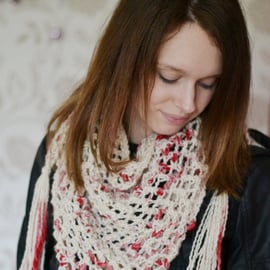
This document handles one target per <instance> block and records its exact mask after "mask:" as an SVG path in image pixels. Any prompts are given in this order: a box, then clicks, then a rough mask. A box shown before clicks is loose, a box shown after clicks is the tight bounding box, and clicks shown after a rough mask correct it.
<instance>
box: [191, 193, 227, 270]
mask: <svg viewBox="0 0 270 270" xmlns="http://www.w3.org/2000/svg"><path fill="white" fill-rule="evenodd" d="M227 216H228V195H227V194H225V193H224V194H220V195H217V194H216V193H215V194H213V196H212V198H211V201H210V203H209V205H208V207H207V209H206V211H205V213H204V216H203V219H202V221H201V224H200V226H199V228H198V230H197V233H196V236H195V240H194V242H193V246H192V249H191V253H190V257H189V265H188V267H187V270H193V269H197V270H205V269H209V270H216V269H217V270H220V269H221V242H222V238H223V236H224V232H225V227H226V222H227Z"/></svg>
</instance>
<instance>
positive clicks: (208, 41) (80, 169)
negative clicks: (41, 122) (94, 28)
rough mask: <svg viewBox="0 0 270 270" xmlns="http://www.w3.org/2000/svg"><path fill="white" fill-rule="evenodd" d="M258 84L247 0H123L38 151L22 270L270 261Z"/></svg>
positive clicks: (269, 169) (239, 265)
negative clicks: (252, 98) (256, 113)
mask: <svg viewBox="0 0 270 270" xmlns="http://www.w3.org/2000/svg"><path fill="white" fill-rule="evenodd" d="M249 88H250V51H249V41H248V34H247V29H246V24H245V20H244V17H243V14H242V11H241V8H240V6H239V3H238V1H237V0H226V1H224V0H208V1H204V0H196V1H195V0H155V1H145V0H132V1H129V0H122V1H120V2H119V4H118V6H117V8H116V10H115V12H114V14H113V16H112V18H111V20H110V22H109V24H108V26H107V28H106V30H105V32H104V34H103V36H102V38H101V40H100V42H99V44H98V47H97V49H96V51H95V54H94V56H93V59H92V62H91V64H90V68H89V71H88V74H87V77H86V79H85V80H84V82H83V83H82V84H81V85H80V86H79V87H78V88H77V89H76V90H75V92H74V93H73V95H72V96H70V97H69V98H68V99H67V100H66V102H65V103H64V104H63V105H62V106H61V107H60V108H59V109H58V110H57V111H56V112H55V114H54V115H53V117H52V119H51V121H50V123H49V127H48V133H47V136H46V138H45V139H44V140H43V142H42V144H41V146H40V148H39V150H38V153H37V157H36V159H35V163H34V166H33V170H32V174H31V180H30V187H29V193H28V199H27V207H26V215H25V218H24V223H23V227H22V231H21V235H20V240H19V245H18V256H17V264H18V268H19V269H40V267H41V268H42V269H50V270H52V269H110V270H116V269H143V270H150V269H171V270H173V269H175V270H176V269H178V270H179V269H180V270H181V269H189V270H191V269H199V270H206V269H210V270H215V269H230V270H236V269H237V270H241V269H243V270H244V269H245V270H247V269H256V270H260V269H261V270H263V269H270V226H269V224H270V202H269V200H268V192H269V191H270V150H269V148H270V142H269V138H268V137H266V136H263V135H262V134H260V133H258V132H256V131H252V132H251V135H255V138H257V141H258V142H257V145H258V144H260V145H261V146H251V145H249V144H250V143H249V142H250V139H251V135H248V133H247V129H246V115H247V109H248V100H249ZM45 156H46V157H45Z"/></svg>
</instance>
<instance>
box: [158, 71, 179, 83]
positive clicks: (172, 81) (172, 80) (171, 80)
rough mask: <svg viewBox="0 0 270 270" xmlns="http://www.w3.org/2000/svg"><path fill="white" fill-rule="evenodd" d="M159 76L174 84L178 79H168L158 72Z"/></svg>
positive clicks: (164, 80)
mask: <svg viewBox="0 0 270 270" xmlns="http://www.w3.org/2000/svg"><path fill="white" fill-rule="evenodd" d="M158 76H159V78H160V79H161V80H162V81H163V82H165V83H168V84H173V83H176V82H177V81H178V78H177V79H168V78H165V77H164V76H163V75H161V74H160V73H158Z"/></svg>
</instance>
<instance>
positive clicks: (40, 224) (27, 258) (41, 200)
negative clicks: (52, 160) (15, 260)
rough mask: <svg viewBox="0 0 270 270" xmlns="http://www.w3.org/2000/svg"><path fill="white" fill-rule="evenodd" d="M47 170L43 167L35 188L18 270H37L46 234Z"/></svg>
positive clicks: (46, 167)
mask: <svg viewBox="0 0 270 270" xmlns="http://www.w3.org/2000/svg"><path fill="white" fill-rule="evenodd" d="M49 182H50V180H49V168H48V166H46V165H45V167H43V169H42V173H41V175H40V177H39V178H38V181H37V183H36V186H35V191H34V196H33V201H32V207H31V211H30V216H29V222H28V229H27V235H26V246H25V252H24V257H23V260H22V264H21V267H20V270H29V269H31V270H38V269H40V261H41V257H42V253H43V249H44V248H43V247H44V244H45V240H46V233H47V213H48V211H47V206H48V198H49Z"/></svg>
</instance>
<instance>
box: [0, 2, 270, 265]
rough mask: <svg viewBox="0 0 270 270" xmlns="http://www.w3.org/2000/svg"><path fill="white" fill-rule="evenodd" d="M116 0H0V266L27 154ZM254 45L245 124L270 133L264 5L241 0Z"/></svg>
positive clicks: (11, 257) (10, 242)
mask: <svg viewBox="0 0 270 270" xmlns="http://www.w3.org/2000/svg"><path fill="white" fill-rule="evenodd" d="M116 2H117V1H116V0H99V1H85V0H76V1H74V0H65V1H61V0H46V1H42V0H21V1H19V0H17V1H11V0H0V39H1V42H0V48H1V50H0V78H1V79H0V124H1V131H0V149H1V151H0V192H1V196H0V239H1V240H0V269H5V270H9V269H14V268H15V251H16V243H17V238H18V233H19V228H20V225H21V221H22V217H23V214H24V207H25V198H26V192H27V186H28V179H29V174H30V168H31V166H32V162H33V158H34V155H35V152H36V149H37V147H38V144H39V143H40V141H41V139H42V137H43V136H44V133H45V129H46V124H47V122H48V119H49V118H50V116H51V113H52V112H53V110H54V109H55V108H56V107H57V106H58V105H59V104H60V103H61V101H62V100H63V99H64V97H65V96H66V95H67V94H68V93H69V92H70V91H71V90H72V89H73V88H74V86H75V85H76V83H77V82H78V81H79V80H80V79H82V78H83V76H84V74H85V72H86V69H87V65H88V62H89V59H90V57H91V52H92V50H93V48H94V45H95V41H96V40H97V38H98V36H99V34H100V32H101V30H102V27H103V23H104V21H105V20H106V19H107V18H108V15H109V14H110V12H111V10H112V9H113V7H114V5H115V4H116ZM243 4H244V5H245V7H246V10H247V17H248V22H249V28H250V32H251V38H252V50H253V58H254V59H253V61H254V70H253V90H252V92H253V98H252V105H251V107H250V117H249V119H250V120H249V123H250V126H252V127H256V128H258V129H260V130H262V131H264V132H266V133H270V127H269V126H270V125H269V119H270V108H269V107H270V106H269V105H270V91H269V87H270V76H269V65H270V47H269V44H270V36H269V33H270V22H269V15H268V14H269V13H270V3H269V0H260V1H255V0H245V1H244V2H243Z"/></svg>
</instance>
